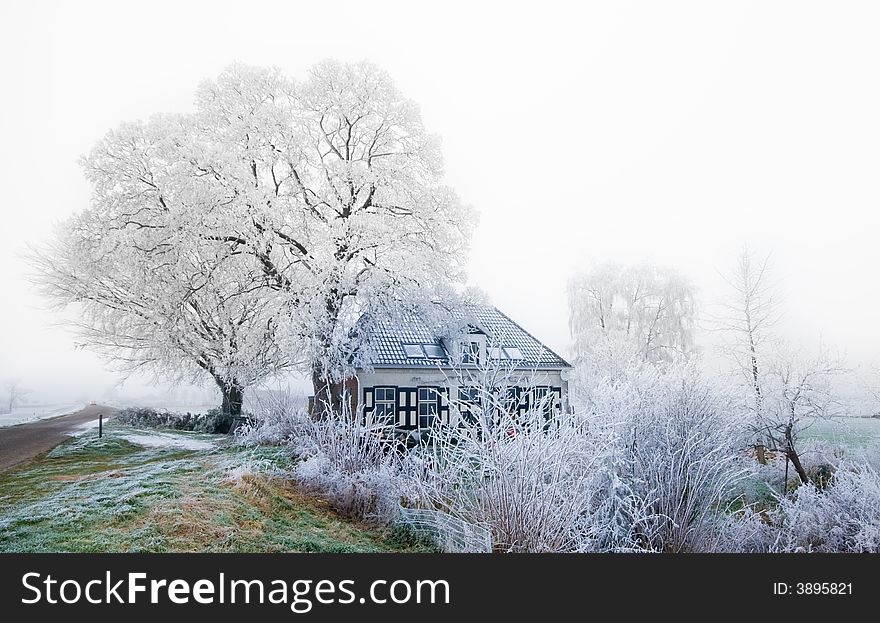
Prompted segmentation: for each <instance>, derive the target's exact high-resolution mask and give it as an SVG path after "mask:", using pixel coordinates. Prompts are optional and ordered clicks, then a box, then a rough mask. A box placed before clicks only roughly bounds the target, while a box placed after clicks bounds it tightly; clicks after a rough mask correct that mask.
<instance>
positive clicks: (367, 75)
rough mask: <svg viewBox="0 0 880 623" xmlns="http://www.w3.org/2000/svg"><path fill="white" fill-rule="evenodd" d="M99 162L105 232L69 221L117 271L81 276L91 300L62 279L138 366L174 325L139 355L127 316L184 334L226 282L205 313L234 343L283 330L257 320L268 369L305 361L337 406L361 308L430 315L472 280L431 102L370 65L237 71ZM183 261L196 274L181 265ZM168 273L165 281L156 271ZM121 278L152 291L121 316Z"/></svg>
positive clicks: (110, 148) (130, 288) (135, 289)
mask: <svg viewBox="0 0 880 623" xmlns="http://www.w3.org/2000/svg"><path fill="white" fill-rule="evenodd" d="M84 164H85V168H86V171H87V174H88V176H89V179H90V181H91V182H92V184H93V186H94V191H95V192H94V197H93V200H92V205H91V206H90V207H89V208H88V210H86V212H85V213H84V215H83V216H80V217H78V218H79V219H85V220H87V221H89V224H90V226H89V227H68V230H69V232H70V233H69V234H68V233H65V235H70V236H71V237H72V238H73V240H72V241H70V242H66V243H65V245H66V246H68V247H71V248H79V247H82V246H85V247H87V248H89V249H90V250H91V251H93V252H94V254H95V255H98V256H100V257H103V258H105V259H106V263H104V264H101V266H103V267H105V268H106V270H105V269H102V270H100V271H95V272H93V273H92V274H90V275H87V277H86V279H81V280H80V281H79V287H81V288H82V289H81V290H78V291H77V292H76V293H75V294H66V293H64V290H63V289H59V288H55V284H54V283H52V282H51V281H50V285H51V286H52V289H54V290H55V292H56V293H59V292H60V294H56V296H57V297H58V298H59V300H60V302H62V303H66V302H73V301H76V302H83V301H88V303H87V305H88V306H89V307H90V310H91V312H90V313H89V314H86V315H85V317H84V318H85V322H86V324H87V326H86V327H85V331H84V333H83V334H84V335H85V336H86V338H87V340H86V341H87V343H88V344H91V345H97V346H98V347H100V348H109V349H110V350H113V351H120V352H122V353H124V354H125V357H127V358H130V359H132V360H133V363H138V361H139V360H141V359H142V358H143V359H150V360H155V358H154V357H153V356H152V353H154V352H155V349H153V348H152V346H153V344H154V338H155V337H156V336H157V335H158V334H159V333H160V330H159V329H158V328H157V329H155V330H152V329H151V330H150V331H148V332H147V333H146V334H144V333H142V332H138V334H137V336H136V337H137V340H138V342H137V343H138V344H139V345H140V346H142V347H138V348H129V345H130V343H128V342H127V343H125V344H117V343H116V338H117V337H118V332H117V331H116V328H117V326H116V324H115V323H116V319H117V318H118V317H120V316H122V317H125V318H127V319H133V316H137V317H138V318H141V316H140V314H141V313H142V311H143V310H142V309H141V308H142V307H144V306H146V307H148V308H150V312H149V313H148V314H147V316H148V317H149V318H150V320H149V321H146V320H145V321H144V322H150V323H153V324H151V325H150V326H153V327H158V326H160V325H162V323H163V320H162V319H163V318H173V319H174V321H172V322H169V325H170V326H174V324H175V322H176V321H177V320H179V319H180V318H181V317H182V316H184V315H185V314H184V312H183V310H185V309H186V305H188V304H190V303H191V302H192V301H193V300H195V297H194V296H193V295H189V296H188V295H187V292H189V291H197V292H200V293H201V292H203V291H209V292H213V293H214V294H215V298H214V299H212V301H210V302H206V306H207V308H206V306H200V310H201V312H205V313H206V314H207V315H208V316H210V318H211V319H212V320H215V319H219V320H218V323H219V324H220V325H224V328H223V329H220V331H219V333H220V334H221V335H222V338H223V339H226V340H227V341H226V342H224V343H225V344H226V346H227V347H228V348H227V349H226V351H225V352H227V353H228V352H230V349H231V350H236V349H239V347H240V346H241V344H242V343H244V342H245V341H247V340H252V341H249V342H247V343H250V344H256V343H259V341H260V340H259V339H257V338H254V337H253V336H254V335H255V333H254V330H253V329H254V327H257V326H260V327H264V328H265V327H269V326H270V327H271V330H268V331H262V330H256V335H265V336H266V338H267V339H268V340H269V341H270V342H271V344H272V345H273V348H272V349H270V350H269V351H268V352H269V353H270V354H271V355H272V357H271V358H272V359H273V361H271V362H267V363H269V366H268V367H269V368H274V367H277V366H279V365H286V364H287V363H293V364H299V365H300V368H301V369H302V370H303V371H307V372H308V373H309V374H310V375H311V377H312V382H313V386H314V389H315V394H316V404H317V405H318V409H319V410H323V409H326V408H329V407H330V406H331V405H332V403H333V402H334V396H333V395H332V394H333V391H334V387H335V386H336V385H335V382H336V381H339V380H341V379H342V378H344V377H345V376H346V375H347V374H349V373H350V370H351V366H352V365H354V364H355V363H356V362H357V358H358V353H359V352H360V351H361V349H360V346H361V344H360V343H359V341H358V335H357V334H356V333H355V332H353V327H354V326H355V324H356V321H357V319H358V318H359V317H361V316H362V315H363V314H364V313H365V312H371V313H373V314H374V315H375V314H381V313H385V312H387V311H388V310H390V309H398V308H400V307H401V306H409V307H418V306H419V305H420V304H422V303H424V302H425V301H430V300H431V298H432V297H434V296H437V295H438V294H439V293H442V292H443V291H445V290H446V289H447V288H448V287H449V286H450V285H451V284H453V283H454V282H455V281H456V280H458V279H459V278H460V277H461V276H462V267H463V265H464V261H465V254H466V250H467V244H468V240H469V236H470V230H471V221H472V218H471V212H470V211H469V210H468V209H467V208H465V207H463V206H462V205H461V203H460V202H459V200H458V198H457V196H456V195H455V193H454V192H453V191H452V190H451V189H450V188H448V187H447V186H445V185H444V184H443V183H442V175H443V171H442V158H441V156H440V150H439V144H438V141H437V139H436V138H435V137H434V136H432V135H430V134H428V133H427V132H426V131H425V130H424V128H423V126H422V122H421V119H420V115H419V112H418V108H417V107H416V106H415V104H413V103H412V102H411V101H410V100H408V99H406V98H404V97H403V96H402V95H401V94H400V93H399V92H398V91H397V89H396V88H395V87H394V85H393V83H392V82H391V80H390V78H389V77H388V76H387V74H385V73H384V72H383V71H381V70H380V69H378V68H377V67H375V66H374V65H371V64H369V63H357V64H353V65H346V64H340V63H336V62H324V63H321V64H319V65H318V66H316V67H315V68H314V69H313V70H312V72H311V74H310V76H309V78H308V79H307V80H305V81H304V82H302V83H296V82H294V81H293V80H290V79H287V78H285V77H284V76H282V75H281V74H280V72H278V71H276V70H270V69H260V68H250V67H241V66H235V67H232V68H230V69H228V70H226V71H224V72H223V73H222V74H221V75H220V76H219V78H218V79H216V80H214V81H209V82H206V83H205V84H203V85H202V86H201V87H200V88H199V90H198V92H197V97H196V110H195V112H194V113H191V114H186V115H173V116H169V115H164V116H157V117H154V118H152V119H151V120H150V121H149V122H146V123H134V124H125V125H123V126H121V127H120V128H119V129H117V130H115V131H113V132H110V133H109V134H108V135H107V136H106V137H105V138H104V140H102V141H101V142H100V143H99V144H98V145H97V146H96V147H95V149H94V150H93V151H92V153H91V154H90V155H89V156H88V157H87V158H86V159H85V161H84ZM190 253H192V254H193V255H192V256H191V257H190V256H189V255H188V254H190ZM169 257H173V258H174V259H173V260H169ZM114 258H117V259H114ZM180 258H187V259H186V260H185V261H184V263H185V264H187V266H186V268H187V269H188V270H189V269H193V270H192V275H183V276H181V275H180V273H179V272H177V271H178V268H179V266H178V262H179V261H181V260H180ZM49 259H50V260H51V266H52V267H54V268H58V267H59V266H61V264H62V263H63V262H61V261H58V258H57V257H53V256H51V255H50V257H49ZM165 269H167V273H163V275H164V276H165V277H167V279H166V280H165V281H164V282H162V283H163V285H162V287H159V288H157V289H156V291H155V292H154V291H152V290H150V285H151V282H150V279H149V278H148V275H150V274H155V272H156V271H162V270H165ZM107 274H114V275H117V276H118V278H119V280H121V282H122V283H123V284H124V286H125V287H124V290H125V296H128V297H130V298H134V299H137V297H138V296H140V295H143V294H144V293H147V300H139V301H137V302H136V303H130V305H129V304H128V303H127V305H129V307H130V308H129V309H126V310H124V311H122V310H119V309H118V294H119V291H118V289H117V287H118V286H117V283H115V282H114V283H112V284H108V283H105V282H104V281H102V278H103V277H104V276H105V275H107ZM178 280H179V281H178ZM154 283H159V282H154ZM166 283H167V284H172V285H173V286H174V287H172V288H171V289H172V290H173V291H174V293H175V296H174V297H171V298H170V299H166V298H165V297H163V296H162V295H161V293H162V292H164V291H165V290H166V288H165V285H164V284H166ZM50 294H52V292H51V291H50ZM221 300H222V301H223V303H222V304H223V305H227V304H228V303H229V302H230V301H234V305H237V306H243V307H246V308H247V309H248V310H252V311H250V312H249V315H248V318H249V321H248V322H245V323H243V324H242V325H236V323H237V322H238V320H239V319H240V318H239V317H238V316H237V313H238V312H235V313H233V314H232V315H230V316H229V317H228V322H231V323H232V325H236V326H240V330H236V331H235V332H234V333H235V337H234V339H229V338H230V335H231V334H230V332H229V330H228V329H229V326H228V322H227V319H226V312H225V311H224V312H223V313H221V314H216V313H215V311H214V310H213V309H212V307H214V306H216V305H218V304H219V303H220V302H221ZM97 310H100V311H97ZM192 316H193V321H192V322H191V323H188V324H186V325H185V327H184V326H183V325H182V328H181V330H180V331H178V332H176V333H175V334H174V338H175V339H177V340H181V341H184V342H185V341H186V340H188V339H189V338H190V333H189V332H190V330H191V328H192V327H193V326H202V322H201V320H203V319H204V318H205V314H203V313H200V312H199V311H195V312H193V314H192ZM96 319H97V320H96ZM251 321H253V322H251ZM134 322H136V323H139V322H141V320H136V321H134ZM156 323H158V324H156ZM209 324H210V322H209ZM202 328H204V327H203V326H202ZM107 336H111V337H112V339H109V340H108V339H105V338H106V337H107ZM276 345H277V346H278V349H275V348H274V346H276ZM166 350H167V349H166ZM174 352H175V353H178V354H182V355H183V356H184V357H185V358H187V359H189V360H191V361H192V360H193V354H192V353H189V352H187V349H183V348H178V349H177V350H175V351H174ZM199 352H201V350H200V351H199ZM294 354H295V355H294ZM276 355H278V357H277V359H276V358H275V356H276ZM197 357H198V354H197V355H196V364H197V365H200V366H201V364H200V363H199V362H198V360H197ZM249 357H250V356H249V355H246V356H244V357H238V356H236V357H235V360H236V361H241V360H249ZM160 365H168V358H162V363H161V364H160ZM201 367H202V368H204V369H206V370H208V369H207V367H205V366H201ZM208 372H211V371H210V370H208ZM212 375H213V373H212ZM222 376H223V377H224V378H226V377H229V375H228V374H226V373H222Z"/></svg>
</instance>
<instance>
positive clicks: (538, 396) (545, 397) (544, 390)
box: [532, 387, 553, 415]
mask: <svg viewBox="0 0 880 623" xmlns="http://www.w3.org/2000/svg"><path fill="white" fill-rule="evenodd" d="M532 396H533V397H534V400H533V401H532V407H533V408H535V409H540V410H541V413H543V414H544V415H550V412H551V411H552V410H553V399H552V398H551V396H550V388H549V387H535V388H534V389H533V390H532Z"/></svg>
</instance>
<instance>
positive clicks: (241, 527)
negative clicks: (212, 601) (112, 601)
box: [0, 423, 421, 552]
mask: <svg viewBox="0 0 880 623" xmlns="http://www.w3.org/2000/svg"><path fill="white" fill-rule="evenodd" d="M289 466H290V459H289V458H288V457H287V455H286V454H285V453H284V452H283V450H282V449H280V448H272V447H260V448H255V449H245V448H241V447H238V446H236V445H234V444H232V443H231V442H230V440H229V438H228V437H225V436H214V435H200V434H194V433H184V432H172V431H162V432H161V433H157V432H156V431H144V430H136V429H133V428H129V427H126V426H122V425H119V424H116V423H110V424H109V425H108V426H107V427H106V428H105V435H104V437H103V438H101V439H99V438H98V437H97V432H96V431H89V432H87V433H85V434H83V435H82V436H81V437H79V438H76V439H74V440H71V441H69V442H66V443H64V444H62V445H60V446H58V447H56V448H55V449H54V450H52V451H51V452H49V453H48V454H47V455H45V456H42V457H40V458H38V459H37V460H35V461H34V462H32V463H30V464H28V465H26V466H24V467H22V468H19V469H16V470H14V471H10V472H6V473H4V474H2V475H0V551H7V552H9V551H26V552H141V551H148V552H190V551H197V552H241V551H244V552H278V551H290V552H382V551H421V546H419V545H417V544H414V543H412V542H410V541H409V540H407V539H406V538H405V537H402V536H398V535H397V533H396V532H390V531H386V530H383V529H380V528H376V527H373V526H368V525H365V524H361V523H358V522H355V521H352V520H349V519H347V518H344V517H341V516H339V515H338V514H337V513H335V512H334V511H333V510H332V509H331V508H330V507H329V506H328V505H327V504H326V503H324V502H322V501H321V500H318V499H315V498H313V497H310V496H309V495H307V494H304V493H303V492H301V491H299V490H298V489H297V488H296V487H295V486H294V485H293V484H291V482H290V481H289V480H288V479H286V478H283V477H280V476H281V474H282V473H283V472H284V471H285V470H286V469H287V468H288V467H289Z"/></svg>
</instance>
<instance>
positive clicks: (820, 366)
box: [752, 344, 847, 484]
mask: <svg viewBox="0 0 880 623" xmlns="http://www.w3.org/2000/svg"><path fill="white" fill-rule="evenodd" d="M767 361H768V364H767V365H768V368H767V374H766V375H764V376H761V377H759V378H760V381H761V387H762V388H763V394H762V401H761V409H760V411H758V412H757V413H756V417H755V420H754V422H753V424H752V428H753V429H754V430H755V432H756V433H757V434H758V435H760V436H761V439H762V440H763V441H764V443H765V444H766V445H767V446H768V447H769V449H771V450H773V451H776V452H781V453H782V454H783V455H784V456H785V458H786V460H787V461H788V462H790V463H791V465H792V467H793V468H794V470H795V472H796V473H797V475H798V477H799V478H800V480H801V482H802V483H804V484H805V483H807V482H809V476H808V474H807V470H806V469H805V468H804V466H803V464H802V462H801V456H800V449H799V444H798V441H799V439H800V436H801V433H802V432H803V431H804V430H806V429H807V428H809V427H810V426H812V425H813V424H815V423H816V421H817V420H820V419H827V418H831V417H834V416H835V415H838V414H839V412H840V411H841V407H842V404H841V401H840V399H839V397H838V394H837V388H836V387H835V381H836V380H838V379H839V378H840V377H841V376H842V375H843V374H845V373H846V371H847V370H846V368H845V366H844V364H843V361H842V360H841V358H840V356H839V355H837V354H835V353H832V352H831V351H830V350H829V349H828V348H826V347H825V346H823V345H821V344H820V345H819V348H818V350H817V351H816V353H814V354H810V353H807V352H805V351H804V349H802V348H797V349H796V348H792V347H790V346H787V345H785V344H779V346H778V347H777V349H776V350H775V352H774V353H773V354H772V355H770V356H769V357H768V358H767ZM786 465H787V463H786ZM787 471H788V470H787V469H786V473H787ZM787 480H788V478H786V482H787Z"/></svg>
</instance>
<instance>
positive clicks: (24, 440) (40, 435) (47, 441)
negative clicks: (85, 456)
mask: <svg viewBox="0 0 880 623" xmlns="http://www.w3.org/2000/svg"><path fill="white" fill-rule="evenodd" d="M102 413H103V414H104V419H105V420H106V419H107V418H108V417H109V416H111V415H113V414H114V413H116V409H114V408H113V407H107V406H104V405H89V406H88V407H86V408H85V409H83V410H81V411H77V412H76V413H71V414H70V415H62V416H60V417H56V418H52V419H49V420H37V421H36V422H28V423H27V424H19V425H18V426H7V427H4V428H0V472H2V471H6V470H7V469H9V468H10V467H13V466H15V465H18V464H20V463H24V462H25V461H29V460H30V459H32V458H34V457H35V456H37V455H38V454H40V453H42V452H46V451H48V450H51V449H52V448H54V447H55V446H57V445H58V444H59V443H61V442H62V441H64V440H65V439H67V438H69V437H71V436H72V433H73V431H76V429H77V428H79V427H80V426H82V425H83V424H85V423H86V422H91V421H93V420H97V419H98V415H100V414H102Z"/></svg>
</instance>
